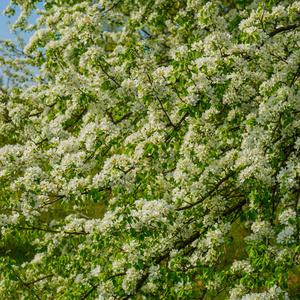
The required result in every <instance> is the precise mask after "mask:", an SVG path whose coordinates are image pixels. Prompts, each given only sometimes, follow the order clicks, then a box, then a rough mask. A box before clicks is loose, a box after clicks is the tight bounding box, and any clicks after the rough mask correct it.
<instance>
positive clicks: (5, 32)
mask: <svg viewBox="0 0 300 300" xmlns="http://www.w3.org/2000/svg"><path fill="white" fill-rule="evenodd" d="M9 2H10V0H0V40H12V41H13V42H15V35H14V34H12V33H11V32H10V28H9V25H8V22H9V21H10V22H11V23H13V22H14V21H15V20H16V19H17V18H18V16H19V12H20V10H19V11H18V10H17V11H16V15H15V16H14V17H13V18H8V17H7V16H4V15H3V11H4V10H5V8H6V7H7V6H8V5H9ZM39 8H42V4H40V5H39ZM35 19H36V15H32V16H31V17H30V19H29V23H34V22H35ZM31 35H32V33H27V34H25V33H22V34H21V36H22V37H23V38H24V40H25V41H26V42H28V41H29V39H30V37H31ZM1 75H2V76H3V73H2V72H1V69H0V76H1ZM3 77H4V84H6V81H7V79H6V78H5V76H3Z"/></svg>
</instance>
